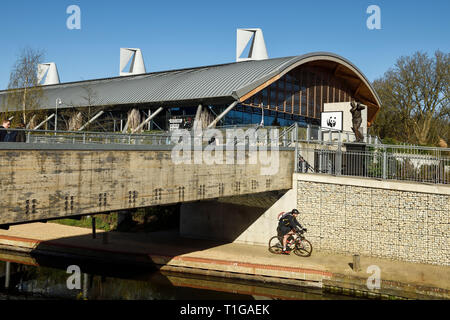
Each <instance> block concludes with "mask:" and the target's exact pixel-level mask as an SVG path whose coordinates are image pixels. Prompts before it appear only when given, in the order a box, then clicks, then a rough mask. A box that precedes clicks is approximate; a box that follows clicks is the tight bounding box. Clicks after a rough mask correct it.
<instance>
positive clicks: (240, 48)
mask: <svg viewBox="0 0 450 320" xmlns="http://www.w3.org/2000/svg"><path fill="white" fill-rule="evenodd" d="M252 37H253V39H252ZM250 40H251V42H252V43H251V45H250V50H249V52H248V57H247V58H241V57H240V56H241V54H242V53H243V52H244V50H245V48H246V47H247V45H248V43H249V42H250ZM264 59H269V56H268V55H267V49H266V44H265V43H264V37H263V33H262V30H261V29H259V28H246V29H237V37H236V61H237V62H239V61H246V60H264Z"/></svg>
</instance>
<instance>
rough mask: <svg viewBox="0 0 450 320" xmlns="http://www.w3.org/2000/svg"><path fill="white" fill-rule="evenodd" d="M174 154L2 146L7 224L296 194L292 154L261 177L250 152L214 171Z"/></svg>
mask: <svg viewBox="0 0 450 320" xmlns="http://www.w3.org/2000/svg"><path fill="white" fill-rule="evenodd" d="M172 149H173V146H171V145H160V146H157V145H121V144H100V145H95V144H67V143H59V144H42V143H0V190H1V195H0V208H1V214H0V226H2V227H3V228H5V227H8V226H9V225H12V224H20V223H28V222H32V221H43V220H44V221H46V220H51V219H57V218H63V217H75V216H80V215H87V214H97V213H105V212H111V211H120V210H129V209H133V208H140V207H149V206H158V205H166V204H175V203H182V202H192V201H198V200H207V199H215V198H218V197H227V196H236V195H244V194H254V193H261V192H266V191H273V190H287V189H291V188H292V173H293V172H294V156H295V155H294V149H293V148H280V149H279V150H277V152H279V157H278V159H279V170H278V172H277V173H276V174H275V175H261V168H262V166H263V165H262V163H261V161H260V160H259V159H258V161H257V163H256V164H250V163H249V162H251V161H248V160H249V150H248V149H247V150H245V151H244V152H245V163H244V164H226V163H224V164H213V165H208V164H205V163H201V164H176V163H174V161H172V158H171V156H172ZM190 152H191V158H192V159H195V158H196V156H197V154H196V153H197V152H201V150H200V151H197V150H196V151H194V150H191V151H190ZM267 152H268V154H270V152H271V151H270V150H268V151H267ZM223 153H224V159H225V158H226V155H225V153H226V151H225V150H224V151H223ZM234 156H235V157H236V154H235V155H234Z"/></svg>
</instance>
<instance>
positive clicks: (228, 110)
mask: <svg viewBox="0 0 450 320" xmlns="http://www.w3.org/2000/svg"><path fill="white" fill-rule="evenodd" d="M238 102H239V101H234V102H233V103H232V104H230V105H229V106H228V107H227V108H226V109H225V110H224V111H223V112H222V113H221V114H219V116H218V117H217V118H216V119H214V121H213V122H211V123H210V124H209V125H208V127H207V129H211V128H214V127H215V126H216V124H217V123H218V122H219V121H220V120H221V119H222V118H223V117H225V116H226V114H227V113H228V112H230V111H231V110H232V109H233V108H234V107H235V106H236V105H237V104H238Z"/></svg>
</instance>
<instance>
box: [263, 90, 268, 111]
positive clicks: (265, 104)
mask: <svg viewBox="0 0 450 320" xmlns="http://www.w3.org/2000/svg"><path fill="white" fill-rule="evenodd" d="M262 103H263V104H264V107H266V108H267V107H268V106H269V97H268V94H267V88H266V89H264V90H263V91H262Z"/></svg>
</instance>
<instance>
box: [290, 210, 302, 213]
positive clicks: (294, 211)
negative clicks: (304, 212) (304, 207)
mask: <svg viewBox="0 0 450 320" xmlns="http://www.w3.org/2000/svg"><path fill="white" fill-rule="evenodd" d="M291 212H292V214H299V213H300V212H298V210H297V209H292V211H291Z"/></svg>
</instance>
